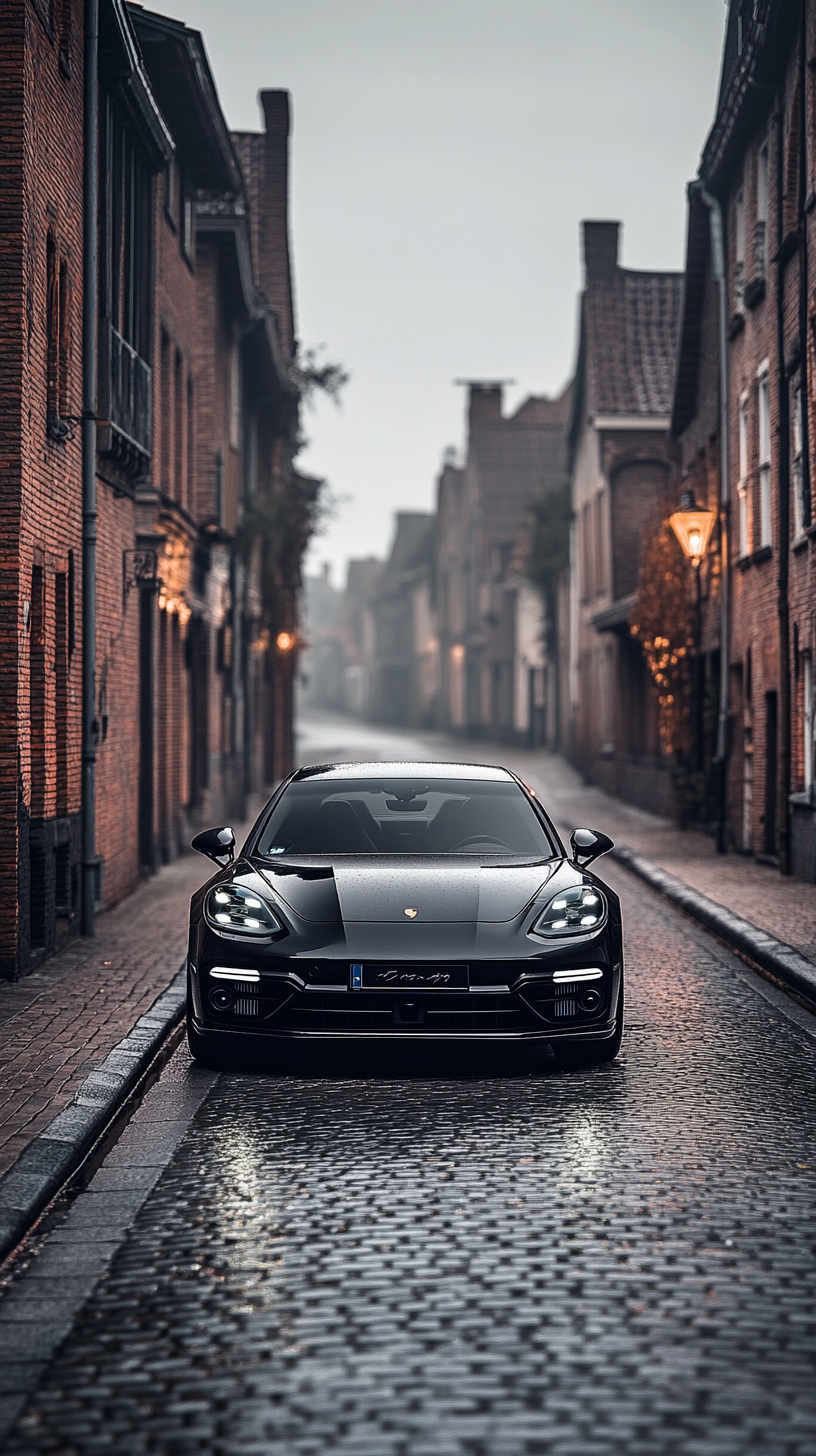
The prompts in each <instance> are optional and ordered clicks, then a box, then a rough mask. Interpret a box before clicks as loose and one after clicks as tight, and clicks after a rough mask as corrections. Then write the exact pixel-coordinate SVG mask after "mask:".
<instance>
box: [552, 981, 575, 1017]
mask: <svg viewBox="0 0 816 1456" xmlns="http://www.w3.org/2000/svg"><path fill="white" fill-rule="evenodd" d="M560 989H561V988H560V987H559V990H560ZM563 989H564V990H569V989H574V988H569V987H566V986H565V987H564V988H563ZM553 1012H554V1014H555V1015H556V1016H574V1015H575V997H574V996H569V997H567V996H562V997H561V998H560V999H559V1000H557V1001H556V1003H555V1005H554V1006H553Z"/></svg>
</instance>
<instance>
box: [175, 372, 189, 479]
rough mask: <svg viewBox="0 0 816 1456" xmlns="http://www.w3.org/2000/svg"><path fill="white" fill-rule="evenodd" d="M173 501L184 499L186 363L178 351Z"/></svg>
mask: <svg viewBox="0 0 816 1456" xmlns="http://www.w3.org/2000/svg"><path fill="white" fill-rule="evenodd" d="M173 499H174V500H176V501H178V503H179V505H185V504H186V502H185V499H184V361H183V359H182V357H181V354H180V352H179V350H178V349H176V360H175V369H174V372H173Z"/></svg>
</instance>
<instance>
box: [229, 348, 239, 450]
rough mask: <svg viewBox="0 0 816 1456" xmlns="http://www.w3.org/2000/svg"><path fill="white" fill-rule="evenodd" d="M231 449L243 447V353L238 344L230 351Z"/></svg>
mask: <svg viewBox="0 0 816 1456" xmlns="http://www.w3.org/2000/svg"><path fill="white" fill-rule="evenodd" d="M228 432H229V434H228V438H229V445H230V449H232V450H240V448H241V355H240V352H239V349H238V345H237V344H233V345H232V348H231V349H230V352H229V423H228Z"/></svg>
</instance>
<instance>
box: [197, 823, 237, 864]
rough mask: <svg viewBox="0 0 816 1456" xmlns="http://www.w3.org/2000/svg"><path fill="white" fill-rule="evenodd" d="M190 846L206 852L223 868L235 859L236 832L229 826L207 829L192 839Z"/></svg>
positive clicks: (202, 852)
mask: <svg viewBox="0 0 816 1456" xmlns="http://www.w3.org/2000/svg"><path fill="white" fill-rule="evenodd" d="M190 848H191V849H197V850H198V853H199V854H206V856H207V858H208V859H213V860H215V863H216V864H217V865H219V866H220V868H221V869H222V870H223V869H226V867H227V865H231V864H232V861H233V860H234V859H235V834H234V833H233V831H232V830H231V829H229V828H224V829H205V830H204V831H203V833H201V834H197V835H196V837H195V839H192V840H191V841H190Z"/></svg>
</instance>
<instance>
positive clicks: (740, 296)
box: [734, 187, 745, 313]
mask: <svg viewBox="0 0 816 1456" xmlns="http://www.w3.org/2000/svg"><path fill="white" fill-rule="evenodd" d="M744 306H745V190H744V188H743V187H740V188H739V189H738V191H737V195H736V197H735V199H734V308H735V309H736V312H737V313H742V312H743V309H744Z"/></svg>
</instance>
